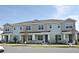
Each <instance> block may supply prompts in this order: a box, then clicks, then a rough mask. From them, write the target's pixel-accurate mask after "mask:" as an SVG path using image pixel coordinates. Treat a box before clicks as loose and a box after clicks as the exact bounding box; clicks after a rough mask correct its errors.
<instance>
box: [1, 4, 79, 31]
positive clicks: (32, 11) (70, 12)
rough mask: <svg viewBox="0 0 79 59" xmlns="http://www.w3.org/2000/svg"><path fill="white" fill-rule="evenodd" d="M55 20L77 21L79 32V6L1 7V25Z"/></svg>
mask: <svg viewBox="0 0 79 59" xmlns="http://www.w3.org/2000/svg"><path fill="white" fill-rule="evenodd" d="M54 18H55V19H66V18H73V19H76V20H77V23H76V27H77V29H78V30H79V27H78V26H79V20H78V19H79V5H17V6H16V5H0V25H3V24H5V23H17V22H23V21H29V20H33V19H40V20H42V19H54Z"/></svg>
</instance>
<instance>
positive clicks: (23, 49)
mask: <svg viewBox="0 0 79 59" xmlns="http://www.w3.org/2000/svg"><path fill="white" fill-rule="evenodd" d="M4 48H5V52H4V53H79V48H26V47H10V46H7V47H4Z"/></svg>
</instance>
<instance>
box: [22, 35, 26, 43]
mask: <svg viewBox="0 0 79 59" xmlns="http://www.w3.org/2000/svg"><path fill="white" fill-rule="evenodd" d="M25 41H26V40H25V35H23V43H25Z"/></svg>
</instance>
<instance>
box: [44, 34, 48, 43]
mask: <svg viewBox="0 0 79 59" xmlns="http://www.w3.org/2000/svg"><path fill="white" fill-rule="evenodd" d="M45 42H46V43H47V42H48V35H45Z"/></svg>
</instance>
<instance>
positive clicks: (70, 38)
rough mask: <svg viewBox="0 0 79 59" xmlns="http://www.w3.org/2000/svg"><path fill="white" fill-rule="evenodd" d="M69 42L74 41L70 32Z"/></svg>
mask: <svg viewBox="0 0 79 59" xmlns="http://www.w3.org/2000/svg"><path fill="white" fill-rule="evenodd" d="M69 43H72V34H69Z"/></svg>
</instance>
